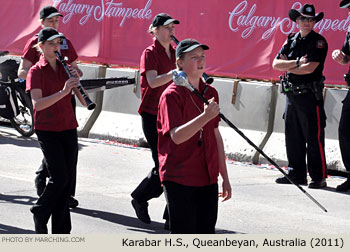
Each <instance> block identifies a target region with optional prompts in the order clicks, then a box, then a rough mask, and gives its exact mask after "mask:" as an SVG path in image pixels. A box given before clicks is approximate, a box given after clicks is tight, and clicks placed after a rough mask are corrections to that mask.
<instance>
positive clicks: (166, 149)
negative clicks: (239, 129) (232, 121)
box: [157, 81, 220, 186]
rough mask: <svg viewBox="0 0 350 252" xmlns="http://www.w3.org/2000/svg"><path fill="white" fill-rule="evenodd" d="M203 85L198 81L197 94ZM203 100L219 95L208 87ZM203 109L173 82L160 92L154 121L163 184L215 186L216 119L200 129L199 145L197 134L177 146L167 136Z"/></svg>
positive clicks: (194, 98) (187, 92)
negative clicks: (155, 120)
mask: <svg viewBox="0 0 350 252" xmlns="http://www.w3.org/2000/svg"><path fill="white" fill-rule="evenodd" d="M204 86H205V84H204V83H203V82H202V81H201V83H200V86H199V92H200V93H202V92H203V89H204ZM204 97H205V98H206V99H210V98H212V97H214V98H215V101H216V102H218V93H217V91H216V90H215V89H214V88H213V87H211V86H209V89H208V91H207V92H206V93H205V95H204ZM194 103H195V104H194ZM197 107H198V108H197ZM203 110H204V104H203V102H202V101H201V100H200V99H199V98H198V97H197V96H196V95H195V94H193V93H192V92H191V91H190V90H188V89H187V88H185V87H181V86H176V85H175V84H174V83H172V84H171V85H170V86H169V87H168V88H167V89H166V90H165V91H164V92H163V94H162V96H161V98H160V100H159V112H158V119H157V129H158V158H159V174H160V179H161V181H162V182H163V181H173V182H176V183H179V184H182V185H186V186H206V185H211V184H214V183H217V179H218V175H219V154H218V147H217V142H216V137H215V134H214V129H215V128H217V127H218V125H219V121H220V117H219V116H217V117H216V118H214V119H212V120H211V121H210V122H208V123H207V124H206V125H205V126H204V127H203V132H202V144H201V145H199V144H198V140H199V138H200V133H199V132H197V133H196V134H195V135H194V136H193V137H191V138H190V139H189V140H187V141H185V142H184V143H182V144H179V145H177V144H175V143H174V142H173V141H172V140H171V137H170V130H171V129H173V128H175V127H178V126H181V125H183V124H185V123H187V122H188V121H190V120H192V119H193V118H195V117H197V116H198V115H200V114H201V113H202V112H203Z"/></svg>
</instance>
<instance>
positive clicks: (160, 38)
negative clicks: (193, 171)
mask: <svg viewBox="0 0 350 252" xmlns="http://www.w3.org/2000/svg"><path fill="white" fill-rule="evenodd" d="M179 23H180V22H179V21H178V20H175V19H173V18H172V17H171V16H169V15H168V14H166V13H160V14H158V15H156V16H155V17H154V19H153V22H152V24H151V25H150V28H149V33H150V34H151V35H153V36H154V40H153V44H152V45H151V46H149V47H147V48H146V49H145V50H144V51H143V53H142V56H141V61H140V74H141V80H140V81H141V105H140V108H139V111H138V112H139V114H140V115H141V118H142V128H143V132H144V134H145V137H146V140H147V143H148V145H149V147H150V149H151V151H152V158H153V161H154V168H153V169H152V171H151V172H150V173H149V175H148V176H147V177H146V178H145V179H144V180H143V181H141V183H140V184H139V185H138V186H137V187H136V189H135V190H134V191H133V192H132V193H131V196H132V198H133V199H132V201H131V203H132V206H133V207H134V209H135V212H136V215H137V217H138V218H139V219H140V220H141V221H142V222H144V223H151V218H150V217H149V215H148V201H149V200H150V199H152V198H157V197H159V196H160V195H161V194H162V192H163V189H162V186H161V184H160V180H159V174H158V169H159V162H158V149H157V148H158V135H157V126H156V122H157V112H158V101H159V97H160V95H161V94H162V92H163V91H164V89H165V88H166V87H167V86H168V85H169V84H170V82H171V80H172V70H173V69H175V68H176V65H175V49H174V48H173V47H172V45H171V42H172V38H171V36H172V35H174V30H175V24H179ZM163 218H164V219H166V220H167V219H168V214H167V210H166V209H165V212H164V216H163ZM167 225H168V223H167V222H166V224H165V228H166V229H167V228H168V226H167Z"/></svg>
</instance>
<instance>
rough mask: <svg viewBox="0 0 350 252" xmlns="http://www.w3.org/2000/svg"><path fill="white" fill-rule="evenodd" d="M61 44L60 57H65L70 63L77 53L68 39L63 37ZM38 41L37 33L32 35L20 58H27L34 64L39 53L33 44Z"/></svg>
mask: <svg viewBox="0 0 350 252" xmlns="http://www.w3.org/2000/svg"><path fill="white" fill-rule="evenodd" d="M62 42H63V43H62V45H61V47H60V52H61V54H62V57H63V58H64V57H67V58H68V59H67V60H66V61H67V63H71V62H73V61H75V60H76V59H77V58H78V55H77V53H76V51H75V49H74V47H73V45H72V43H71V42H70V40H69V39H67V38H66V39H63V41H62ZM37 43H38V35H34V36H33V37H32V38H31V39H29V40H28V41H27V43H26V45H25V47H24V49H23V52H22V58H23V59H26V60H29V61H30V62H32V64H33V65H34V64H35V63H36V62H38V61H39V58H40V54H39V52H38V51H37V50H36V48H34V47H33V46H35V45H36V44H37Z"/></svg>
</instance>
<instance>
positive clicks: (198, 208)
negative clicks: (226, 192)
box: [163, 181, 218, 234]
mask: <svg viewBox="0 0 350 252" xmlns="http://www.w3.org/2000/svg"><path fill="white" fill-rule="evenodd" d="M163 185H164V186H163V188H164V194H165V197H166V200H167V206H168V211H169V217H170V230H171V233H172V234H214V233H215V225H216V220H217V215H218V185H217V184H213V185H209V186H202V187H192V186H184V185H180V184H177V183H174V182H171V181H164V182H163Z"/></svg>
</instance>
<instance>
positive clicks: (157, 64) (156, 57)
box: [138, 39, 176, 115]
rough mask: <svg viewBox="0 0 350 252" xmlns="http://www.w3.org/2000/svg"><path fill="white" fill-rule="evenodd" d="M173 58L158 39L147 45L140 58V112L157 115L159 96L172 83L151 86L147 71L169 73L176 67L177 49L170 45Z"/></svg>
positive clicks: (159, 73)
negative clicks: (155, 86)
mask: <svg viewBox="0 0 350 252" xmlns="http://www.w3.org/2000/svg"><path fill="white" fill-rule="evenodd" d="M170 52H171V58H169V57H168V55H167V53H166V51H165V48H164V47H163V46H162V45H161V44H160V43H159V41H158V40H157V39H155V40H154V41H153V44H152V45H151V46H149V47H147V48H146V49H145V50H144V51H143V53H142V55H141V60H140V74H141V77H140V82H141V104H140V107H139V110H138V112H139V113H140V114H141V112H147V113H149V114H152V115H157V111H158V102H159V97H160V96H161V94H162V93H163V91H164V90H165V89H166V87H167V86H168V85H169V84H170V83H171V81H169V83H167V84H165V85H162V86H160V87H157V88H151V87H150V86H149V84H148V81H147V77H146V72H147V71H150V70H155V71H157V73H158V75H161V74H165V73H168V72H169V71H170V70H172V69H175V68H176V65H175V62H176V58H175V49H174V48H173V47H172V46H171V45H170Z"/></svg>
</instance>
